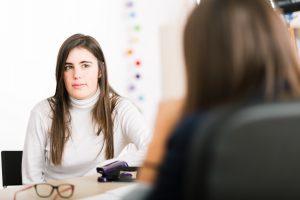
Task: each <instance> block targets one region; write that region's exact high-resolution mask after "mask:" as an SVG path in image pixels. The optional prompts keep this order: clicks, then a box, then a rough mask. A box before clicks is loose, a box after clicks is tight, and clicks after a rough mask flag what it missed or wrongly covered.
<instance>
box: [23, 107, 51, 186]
mask: <svg viewBox="0 0 300 200" xmlns="http://www.w3.org/2000/svg"><path fill="white" fill-rule="evenodd" d="M46 135H47V134H46V130H45V129H44V127H43V123H42V118H41V116H40V115H39V113H38V112H35V111H32V112H31V114H30V118H29V122H28V125H27V133H26V138H25V143H24V148H23V157H22V181H23V184H28V183H39V182H44V181H45V178H44V175H43V169H44V165H45V159H46V158H45V147H46V139H47V138H46Z"/></svg>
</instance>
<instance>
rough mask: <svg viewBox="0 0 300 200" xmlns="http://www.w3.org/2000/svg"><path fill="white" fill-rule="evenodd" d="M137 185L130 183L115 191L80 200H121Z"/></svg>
mask: <svg viewBox="0 0 300 200" xmlns="http://www.w3.org/2000/svg"><path fill="white" fill-rule="evenodd" d="M138 185H139V183H132V184H129V185H126V186H123V187H119V188H117V189H113V190H109V191H107V192H105V193H103V194H99V195H96V196H92V197H87V198H84V199H81V200H121V199H122V198H123V197H124V196H125V195H126V194H128V193H129V192H131V191H132V190H134V189H135V188H137V187H138Z"/></svg>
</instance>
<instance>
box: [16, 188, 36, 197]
mask: <svg viewBox="0 0 300 200" xmlns="http://www.w3.org/2000/svg"><path fill="white" fill-rule="evenodd" d="M33 186H34V185H28V186H25V187H24V188H22V189H20V190H18V191H16V192H15V194H14V200H17V194H18V193H19V192H22V191H25V190H28V189H30V188H32V187H33Z"/></svg>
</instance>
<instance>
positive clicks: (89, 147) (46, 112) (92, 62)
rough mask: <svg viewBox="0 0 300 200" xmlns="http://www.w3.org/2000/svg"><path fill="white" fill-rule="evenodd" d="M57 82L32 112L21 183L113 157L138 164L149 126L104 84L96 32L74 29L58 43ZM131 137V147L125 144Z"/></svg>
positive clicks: (61, 175)
mask: <svg viewBox="0 0 300 200" xmlns="http://www.w3.org/2000/svg"><path fill="white" fill-rule="evenodd" d="M56 82H57V84H56V91H55V94H54V96H53V97H50V98H48V99H46V100H43V101H41V102H40V103H38V104H37V105H36V106H35V107H34V108H33V110H32V112H31V116H30V119H29V123H28V128H27V135H26V140H25V145H24V150H23V160H22V179H23V183H31V182H44V181H47V180H49V179H66V178H72V177H80V176H85V175H89V174H91V173H96V167H97V166H102V165H104V164H107V163H110V162H112V161H114V160H122V161H126V162H127V163H128V164H129V165H131V166H136V165H140V163H141V162H142V160H143V157H144V154H145V151H146V148H147V146H148V142H149V138H150V135H149V130H148V127H147V125H146V123H145V121H144V119H143V117H142V115H141V114H140V112H139V111H138V109H137V108H136V107H135V106H134V105H133V104H132V103H131V102H130V101H129V100H126V99H125V98H123V97H120V96H119V95H118V94H117V93H116V92H115V91H114V90H113V89H112V88H111V86H110V85H109V84H108V78H107V69H106V63H105V59H104V55H103V52H102V50H101V48H100V45H99V44H98V42H97V41H96V40H95V39H94V38H92V37H90V36H87V35H82V34H75V35H72V36H71V37H69V38H68V39H67V40H66V41H65V42H64V43H63V44H62V46H61V48H60V50H59V53H58V57H57V64H56ZM130 143H132V144H134V146H135V148H128V144H130ZM131 147H132V146H131Z"/></svg>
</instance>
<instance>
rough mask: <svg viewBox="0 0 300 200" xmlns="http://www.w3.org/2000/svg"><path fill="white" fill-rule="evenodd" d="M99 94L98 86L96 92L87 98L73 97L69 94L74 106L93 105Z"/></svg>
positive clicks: (84, 106) (85, 106) (87, 106)
mask: <svg viewBox="0 0 300 200" xmlns="http://www.w3.org/2000/svg"><path fill="white" fill-rule="evenodd" d="M99 95H100V89H99V88H98V89H97V92H96V93H95V94H94V95H93V96H92V97H90V98H88V99H83V100H78V99H74V98H73V97H71V96H70V100H71V105H72V106H73V107H75V108H89V107H93V106H94V105H95V103H96V102H97V101H98V98H99Z"/></svg>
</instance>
